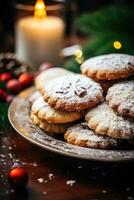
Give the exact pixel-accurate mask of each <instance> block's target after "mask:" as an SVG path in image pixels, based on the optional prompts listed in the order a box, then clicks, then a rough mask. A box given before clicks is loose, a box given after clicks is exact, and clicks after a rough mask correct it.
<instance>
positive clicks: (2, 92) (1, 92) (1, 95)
mask: <svg viewBox="0 0 134 200" xmlns="http://www.w3.org/2000/svg"><path fill="white" fill-rule="evenodd" d="M6 96H7V93H6V91H5V90H3V89H1V88H0V101H5V100H6Z"/></svg>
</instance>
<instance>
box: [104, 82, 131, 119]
mask: <svg viewBox="0 0 134 200" xmlns="http://www.w3.org/2000/svg"><path fill="white" fill-rule="evenodd" d="M106 100H107V101H108V102H109V106H110V107H112V108H114V109H115V110H117V112H118V113H119V114H120V115H124V116H130V117H134V81H124V82H122V83H118V84H115V85H113V86H112V87H111V88H109V90H108V94H107V96H106Z"/></svg>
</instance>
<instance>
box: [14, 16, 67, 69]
mask: <svg viewBox="0 0 134 200" xmlns="http://www.w3.org/2000/svg"><path fill="white" fill-rule="evenodd" d="M63 39H64V23H63V20H61V19H60V18H58V17H48V16H46V17H43V18H40V17H39V18H38V17H34V16H33V17H25V18H22V19H20V20H19V21H18V23H17V25H16V55H17V58H19V59H21V60H23V61H25V62H30V63H33V64H34V65H35V66H37V67H38V66H39V65H40V64H41V63H43V62H51V63H53V64H59V63H60V55H59V54H60V50H61V49H62V47H63Z"/></svg>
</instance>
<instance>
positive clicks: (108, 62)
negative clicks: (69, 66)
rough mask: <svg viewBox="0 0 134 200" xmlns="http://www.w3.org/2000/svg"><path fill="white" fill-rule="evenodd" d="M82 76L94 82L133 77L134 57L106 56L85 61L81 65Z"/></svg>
mask: <svg viewBox="0 0 134 200" xmlns="http://www.w3.org/2000/svg"><path fill="white" fill-rule="evenodd" d="M81 71H82V74H85V75H87V76H88V77H90V78H92V79H94V80H115V79H120V78H126V77H128V76H131V75H134V56H130V55H127V54H119V53H115V54H107V55H101V56H96V57H93V58H90V59H88V60H86V61H85V62H84V63H83V64H82V65H81Z"/></svg>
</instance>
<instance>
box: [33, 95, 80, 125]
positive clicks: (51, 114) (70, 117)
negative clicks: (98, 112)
mask: <svg viewBox="0 0 134 200" xmlns="http://www.w3.org/2000/svg"><path fill="white" fill-rule="evenodd" d="M32 112H33V113H34V114H35V115H37V116H38V118H40V119H41V120H45V121H47V122H48V123H56V124H57V123H68V122H74V121H76V120H79V119H80V118H81V117H83V113H80V112H65V111H59V110H55V109H54V108H52V107H50V106H49V105H48V104H47V103H46V102H45V101H44V99H43V97H40V98H38V99H37V100H36V101H35V102H34V103H33V105H32Z"/></svg>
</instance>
